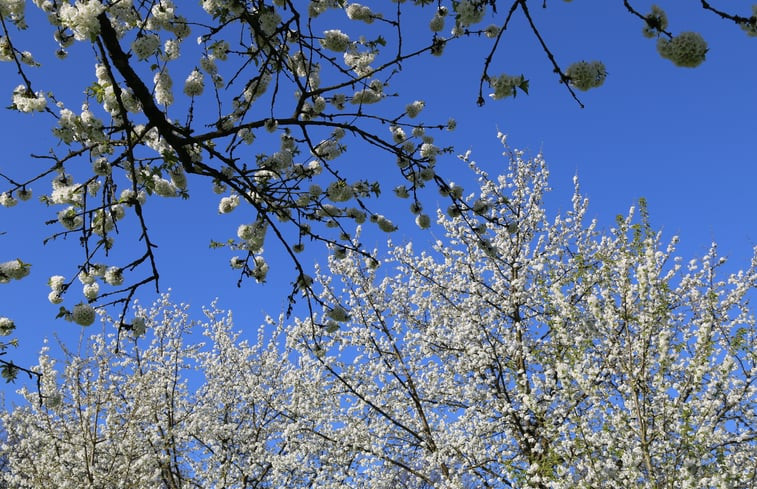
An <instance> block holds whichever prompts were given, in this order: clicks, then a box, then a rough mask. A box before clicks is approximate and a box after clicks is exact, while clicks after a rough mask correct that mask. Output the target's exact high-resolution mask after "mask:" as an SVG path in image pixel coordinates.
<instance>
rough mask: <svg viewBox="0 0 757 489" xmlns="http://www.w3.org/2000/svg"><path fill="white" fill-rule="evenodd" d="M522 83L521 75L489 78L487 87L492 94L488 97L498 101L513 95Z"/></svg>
mask: <svg viewBox="0 0 757 489" xmlns="http://www.w3.org/2000/svg"><path fill="white" fill-rule="evenodd" d="M521 83H523V75H520V76H511V75H504V74H503V75H500V76H495V77H490V78H489V86H491V87H492V88H493V89H494V93H490V94H489V96H490V97H491V98H492V99H494V100H500V99H503V98H507V97H510V96H514V95H515V89H516V88H517V87H518V86H519V85H520V84H521Z"/></svg>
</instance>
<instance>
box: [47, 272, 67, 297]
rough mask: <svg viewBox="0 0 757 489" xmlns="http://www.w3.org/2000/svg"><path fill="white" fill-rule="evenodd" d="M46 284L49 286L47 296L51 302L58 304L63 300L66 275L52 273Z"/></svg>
mask: <svg viewBox="0 0 757 489" xmlns="http://www.w3.org/2000/svg"><path fill="white" fill-rule="evenodd" d="M47 285H49V286H50V289H51V290H50V293H49V294H48V296H47V300H49V301H50V302H51V303H53V304H60V303H61V302H63V293H64V292H65V291H66V277H64V276H63V275H53V276H52V277H50V279H49V280H48V281H47Z"/></svg>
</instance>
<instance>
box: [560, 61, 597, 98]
mask: <svg viewBox="0 0 757 489" xmlns="http://www.w3.org/2000/svg"><path fill="white" fill-rule="evenodd" d="M565 74H566V75H567V77H568V78H570V84H571V85H573V86H574V87H576V88H577V89H579V90H584V91H585V90H589V89H591V88H596V87H598V86H601V85H602V84H603V83H604V82H605V78H606V77H607V70H606V69H605V65H604V63H602V62H601V61H592V62H591V63H589V62H587V61H579V62H577V63H573V64H572V65H570V66H568V69H567V70H565Z"/></svg>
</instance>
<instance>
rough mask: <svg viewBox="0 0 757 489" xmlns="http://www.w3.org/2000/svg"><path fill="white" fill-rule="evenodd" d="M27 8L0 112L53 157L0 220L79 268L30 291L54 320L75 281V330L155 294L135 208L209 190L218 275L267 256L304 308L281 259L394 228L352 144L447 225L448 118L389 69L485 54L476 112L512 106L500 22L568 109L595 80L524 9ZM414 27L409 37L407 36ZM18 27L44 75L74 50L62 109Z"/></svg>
mask: <svg viewBox="0 0 757 489" xmlns="http://www.w3.org/2000/svg"><path fill="white" fill-rule="evenodd" d="M33 3H34V5H35V6H36V7H37V9H38V10H35V11H27V2H24V1H23V0H0V21H1V22H0V27H1V28H2V36H0V60H2V61H5V62H7V64H8V66H9V71H8V73H10V72H11V71H13V72H15V73H16V75H15V76H17V77H18V86H17V87H16V88H15V89H14V90H13V92H12V94H9V96H10V97H11V98H12V106H11V107H12V108H13V109H15V110H17V111H19V112H21V113H43V114H44V115H46V116H48V117H49V120H50V123H51V129H52V133H53V135H54V137H55V138H56V139H57V140H59V142H60V144H59V145H57V146H56V147H55V148H54V149H52V150H50V151H47V148H40V153H39V154H38V155H37V156H38V158H37V159H36V162H46V165H45V166H44V167H39V166H37V165H36V164H35V165H23V166H19V167H15V166H8V165H7V164H6V165H4V166H3V167H1V168H0V176H1V177H2V180H0V184H1V185H2V187H1V188H0V204H2V205H3V206H13V205H15V204H16V203H17V202H18V201H24V200H28V199H30V197H31V196H32V192H33V190H34V191H35V192H37V195H39V197H40V198H41V199H42V200H43V201H44V202H45V203H46V204H48V205H50V206H52V208H54V209H56V210H55V217H56V220H57V225H58V226H59V229H58V230H57V231H55V232H54V233H53V235H52V236H51V237H54V238H55V237H69V236H71V237H77V238H79V239H80V241H81V243H82V245H83V254H82V256H81V259H80V260H79V261H78V264H77V265H76V268H73V266H72V269H71V270H63V271H62V273H65V274H66V275H65V276H64V275H60V276H55V277H52V278H51V279H50V286H51V292H50V296H49V300H50V301H51V302H53V303H56V304H57V303H62V302H63V301H64V299H65V298H66V295H67V293H68V292H69V291H70V290H71V288H72V285H73V284H74V283H75V281H76V279H77V277H78V279H79V281H81V284H82V287H83V289H82V295H83V297H78V298H76V297H75V298H73V299H72V300H73V301H77V300H78V301H80V302H81V304H79V305H78V306H77V307H73V306H70V307H69V308H65V307H62V309H61V314H62V315H63V316H65V317H67V318H69V319H72V320H74V321H75V322H77V323H79V324H82V325H87V324H90V323H91V322H92V318H93V315H92V305H91V304H95V303H96V304H100V305H104V306H105V305H115V304H122V306H123V308H124V309H123V311H125V310H126V307H127V305H128V303H129V302H130V300H131V298H132V297H133V296H134V294H135V292H136V290H137V289H138V288H139V287H141V286H143V285H146V284H154V285H155V286H156V287H157V283H158V278H159V273H158V264H157V263H156V260H155V256H154V254H153V249H154V247H155V243H154V242H153V241H152V240H151V238H150V233H149V219H148V216H146V214H145V212H143V209H144V208H145V207H146V206H147V205H148V202H154V203H153V204H151V205H158V203H157V202H156V201H158V200H159V199H161V198H172V197H182V198H188V197H189V196H190V191H191V189H190V185H189V184H190V180H191V182H192V184H193V185H199V184H200V182H202V181H205V182H207V185H209V186H212V188H213V189H214V190H215V191H216V192H217V194H218V195H219V201H218V203H217V205H218V211H219V212H220V213H222V214H226V213H230V212H234V213H235V214H236V215H238V216H239V223H240V225H239V229H238V233H237V236H236V238H234V239H232V240H229V242H227V243H226V244H225V245H226V246H228V247H230V248H231V249H233V250H235V251H236V252H237V256H234V257H233V258H232V259H231V266H232V267H234V268H236V269H238V270H239V272H240V279H241V278H248V277H252V278H254V279H255V280H257V281H263V280H265V277H266V274H267V272H268V269H269V265H268V263H267V262H266V260H265V257H264V254H263V244H264V242H265V241H266V239H268V240H269V241H271V240H273V241H276V242H277V243H278V245H279V246H280V247H281V248H282V249H283V250H284V251H285V253H286V254H287V255H288V256H289V257H290V258H291V261H292V263H293V264H294V267H295V277H296V278H295V280H294V281H293V291H292V296H291V297H293V296H294V294H295V293H299V292H302V293H305V294H306V295H308V296H310V297H315V296H314V295H312V294H311V291H310V284H311V278H310V277H309V275H308V270H307V269H306V268H305V267H303V265H302V264H301V262H300V260H298V255H297V254H298V253H299V252H300V251H302V249H303V248H304V246H305V244H306V243H307V242H309V241H317V242H321V243H324V244H327V245H329V246H330V247H331V248H332V249H333V252H334V253H335V254H341V253H345V252H347V251H353V252H357V253H361V254H363V255H364V256H365V257H366V258H368V259H369V260H370V259H372V258H371V257H370V255H369V253H368V252H366V251H365V250H364V249H362V247H361V246H359V244H356V242H355V241H354V240H353V238H354V226H355V225H356V224H361V223H363V222H364V221H371V222H373V223H375V224H376V225H377V226H378V227H379V228H380V229H382V230H384V231H392V230H394V229H395V225H394V224H393V222H392V220H391V216H389V217H386V216H383V215H381V214H378V213H376V212H374V211H372V210H371V207H370V203H371V199H372V198H374V197H376V196H378V194H379V193H380V192H381V190H382V189H384V188H385V187H386V185H387V184H390V183H389V182H378V181H369V180H360V179H355V180H350V179H349V178H348V177H347V176H345V171H344V170H345V167H344V162H345V161H347V160H348V159H349V154H347V155H345V153H346V152H347V149H348V147H350V146H353V147H354V146H356V145H357V146H359V145H361V144H362V145H367V146H368V147H370V148H372V149H373V150H374V151H375V152H376V153H377V154H385V155H386V156H387V158H388V159H389V160H394V161H396V163H397V165H398V178H397V181H396V182H394V184H390V185H391V187H392V188H394V191H395V193H396V195H397V196H399V197H402V198H410V199H412V201H413V204H412V206H411V209H412V211H413V212H414V213H415V214H416V215H417V218H416V222H417V224H418V225H419V226H420V227H421V228H425V227H428V226H429V223H430V217H429V215H428V214H427V213H425V212H424V210H423V205H422V202H421V201H420V199H419V196H418V190H419V189H420V188H422V187H424V186H426V185H435V186H437V187H438V188H439V190H440V191H441V193H442V194H443V195H444V196H445V198H448V199H449V201H450V205H451V206H452V207H453V209H455V210H454V211H452V212H466V211H471V210H474V209H471V208H470V207H469V206H468V205H467V204H466V203H465V202H464V201H463V200H462V199H461V197H462V189H461V188H460V187H455V186H453V185H451V184H449V183H448V182H447V181H446V180H445V179H444V178H443V176H442V175H439V174H437V172H436V170H435V167H436V162H437V158H438V157H439V155H441V154H443V153H445V151H448V150H449V148H445V147H442V146H440V145H438V144H437V143H436V142H435V135H436V133H437V132H438V131H442V130H446V129H449V130H451V129H454V126H455V122H454V120H451V119H450V120H449V121H422V120H420V119H419V117H418V116H419V114H420V112H421V111H422V110H423V108H424V105H425V103H424V102H423V101H422V100H413V99H412V98H408V99H407V100H400V103H397V102H396V101H392V98H393V97H391V95H394V94H393V93H392V92H390V86H391V81H392V77H393V76H394V75H395V74H396V72H397V71H398V70H400V69H401V68H402V66H403V65H404V64H406V63H411V62H413V60H416V59H419V58H420V57H422V56H429V55H432V56H443V55H444V49H445V46H447V45H448V44H450V43H462V42H466V40H469V39H472V38H483V39H488V40H489V44H488V48H487V49H488V51H487V52H485V53H484V54H485V58H484V59H485V61H484V63H483V65H482V66H481V76H480V83H479V87H478V97H477V99H478V102H479V104H483V103H484V101H485V99H486V96H487V95H488V96H489V97H490V98H492V99H494V100H497V99H503V98H508V97H511V96H515V95H516V93H518V92H525V93H527V91H528V80H527V79H526V77H525V76H524V75H520V74H518V75H516V74H508V73H502V72H501V71H500V70H499V67H498V65H497V62H496V59H495V58H496V56H495V55H496V54H497V52H498V50H499V48H500V46H501V40H502V39H503V38H504V36H506V35H507V32H508V27H509V26H510V24H511V22H515V21H516V19H519V20H522V21H523V22H526V23H527V25H528V26H529V28H530V29H531V30H532V31H533V33H534V34H535V35H536V39H537V41H538V42H539V43H540V45H541V47H542V48H543V50H544V53H545V56H546V57H547V58H548V59H549V61H550V62H551V64H552V65H553V68H554V72H555V73H556V75H557V81H558V82H559V83H561V84H563V85H564V87H565V88H566V89H567V91H568V93H569V95H570V96H572V97H574V98H575V99H576V101H577V102H578V103H579V104H580V101H579V99H578V97H577V92H576V91H582V90H588V89H590V88H594V87H598V86H600V85H601V84H602V83H603V82H604V80H605V77H606V70H605V67H604V65H603V64H602V63H601V62H599V61H583V60H577V61H576V62H574V63H571V64H568V65H567V67H563V64H561V62H558V56H557V55H556V54H555V53H553V51H552V49H551V48H550V47H549V46H548V45H547V43H546V42H545V41H544V39H543V37H542V36H541V34H540V31H539V27H538V25H537V24H536V22H535V21H534V18H533V16H532V15H531V11H530V8H531V5H532V3H533V2H528V1H526V0H515V1H510V2H496V1H494V0H462V1H457V0H452V1H438V2H430V1H415V2H412V3H410V2H402V1H399V2H392V3H386V4H381V6H380V7H368V6H364V5H360V4H357V3H348V2H345V1H340V0H321V1H315V0H314V1H310V2H308V3H307V5H306V4H305V3H304V2H292V1H287V0H273V1H263V0H255V1H240V0H226V1H224V0H203V1H202V2H201V5H200V6H198V5H196V4H195V2H182V3H174V2H173V1H171V0H150V1H146V2H133V1H132V0H76V1H73V2H69V1H58V0H35V1H34V2H33ZM539 6H540V7H541V6H544V7H547V4H546V2H544V3H543V5H542V3H540V4H539ZM623 6H624V8H625V9H626V10H627V11H628V12H629V13H630V14H631V16H632V17H634V18H635V19H636V20H637V21H638V22H639V23H640V25H641V27H642V29H643V34H644V35H646V36H648V37H652V38H657V49H658V51H659V53H660V54H661V55H662V56H663V57H665V58H667V59H670V60H671V61H672V62H673V63H675V64H676V65H679V66H687V67H693V66H697V65H698V64H700V63H701V62H702V61H704V59H705V55H706V53H707V45H706V43H705V41H704V39H702V37H701V36H700V35H699V34H696V33H694V32H688V31H684V32H682V33H674V31H672V30H669V29H670V28H669V22H668V19H667V16H666V14H665V12H664V11H663V10H662V9H661V8H659V7H656V6H655V7H653V8H652V10H651V12H649V13H642V12H640V11H639V10H637V9H636V8H635V7H634V6H633V5H632V3H631V2H629V1H624V2H623ZM701 7H702V8H703V9H705V10H707V11H709V12H711V13H713V14H714V15H715V16H717V17H720V18H722V19H724V20H725V21H727V22H732V23H734V24H735V25H737V26H740V27H741V28H743V29H744V30H745V31H746V32H747V33H748V34H749V35H752V36H753V35H755V34H757V20H756V19H755V16H754V15H755V13H757V10H755V9H753V10H752V12H740V13H739V12H736V13H729V12H725V11H721V10H718V9H717V8H715V7H713V6H711V5H710V4H709V3H708V2H705V1H702V2H701ZM40 14H41V15H40ZM750 15H751V16H750ZM418 19H423V22H424V24H425V26H427V29H426V28H425V27H424V29H425V30H423V31H422V32H420V33H419V32H418ZM27 28H30V29H33V30H34V31H35V32H37V31H39V32H40V34H42V33H46V32H50V33H51V34H52V35H53V37H54V40H55V43H54V44H53V43H51V45H50V46H49V49H53V50H55V51H56V53H57V55H58V57H59V58H61V59H62V60H65V59H66V57H67V55H68V53H69V51H71V50H73V49H75V45H76V44H83V45H87V46H89V47H90V48H91V57H92V65H91V69H92V72H91V75H90V79H89V81H87V82H86V83H84V84H83V86H82V89H86V90H85V97H84V98H83V100H81V103H78V104H77V105H76V106H67V105H66V104H64V103H63V102H62V101H61V100H59V99H58V98H57V97H56V94H55V92H54V89H55V88H56V87H55V86H54V85H53V84H52V83H50V82H49V81H47V80H44V79H41V78H38V77H36V76H35V68H36V66H37V62H36V61H35V55H34V53H33V52H31V51H29V50H27V48H29V49H35V50H39V49H45V48H46V47H45V46H44V45H43V43H41V42H39V41H37V43H35V45H34V46H24V45H23V41H22V38H21V37H19V35H18V34H19V33H18V32H17V30H19V29H27ZM37 37H41V38H43V37H44V36H42V35H41V36H37ZM195 41H196V42H195ZM558 54H559V53H558ZM63 62H65V61H63ZM175 80H176V81H177V82H176V86H174V82H175ZM397 95H398V97H399V98H400V99H402V97H403V95H402V94H397ZM256 140H257V141H258V144H256ZM273 140H275V141H276V142H275V147H273V148H272V145H271V141H273ZM82 162H86V163H87V164H86V165H82ZM82 168H86V169H87V170H83V169H82ZM30 169H31V170H30ZM188 176H194V177H191V178H188ZM214 205H215V204H214ZM119 223H120V225H119ZM128 223H130V224H128ZM119 230H120V231H121V234H124V231H127V232H133V233H134V234H133V237H134V239H135V240H136V241H137V242H138V243H139V250H140V251H138V252H137V253H136V254H135V255H134V256H133V257H132V258H131V259H129V260H127V261H125V262H119V263H113V262H112V259H111V258H110V255H109V253H110V251H111V249H112V248H113V247H114V246H116V240H115V237H116V236H117V235H118V234H119ZM7 231H10V232H12V231H13V229H12V225H11V227H10V229H7ZM127 234H128V233H127ZM7 258H13V257H7ZM22 258H23V259H25V260H28V259H29V258H27V257H22ZM28 270H29V264H28V263H26V262H25V261H22V260H15V259H14V260H11V261H8V262H5V263H3V264H2V265H1V266H0V281H2V282H7V281H10V280H11V279H18V278H22V277H23V276H24V275H25V274H27V273H28ZM2 325H3V326H2V331H3V332H10V331H12V330H13V326H14V323H13V321H12V320H10V319H8V318H3V319H2ZM122 326H123V327H126V328H130V327H132V326H131V325H129V324H125V323H124V324H122ZM6 346H7V345H6Z"/></svg>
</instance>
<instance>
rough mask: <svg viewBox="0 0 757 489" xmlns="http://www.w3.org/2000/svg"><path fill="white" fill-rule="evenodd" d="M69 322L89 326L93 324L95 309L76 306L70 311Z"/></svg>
mask: <svg viewBox="0 0 757 489" xmlns="http://www.w3.org/2000/svg"><path fill="white" fill-rule="evenodd" d="M71 321H73V322H75V323H76V324H78V325H79V326H90V325H92V323H94V322H95V308H94V307H92V306H90V305H89V304H76V305H75V306H74V310H73V311H71Z"/></svg>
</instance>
